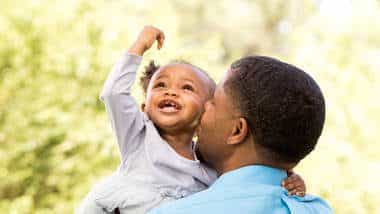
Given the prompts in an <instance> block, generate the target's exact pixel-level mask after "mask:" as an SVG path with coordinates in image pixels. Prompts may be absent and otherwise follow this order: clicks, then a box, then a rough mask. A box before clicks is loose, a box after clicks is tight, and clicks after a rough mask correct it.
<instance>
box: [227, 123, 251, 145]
mask: <svg viewBox="0 0 380 214" xmlns="http://www.w3.org/2000/svg"><path fill="white" fill-rule="evenodd" d="M248 134H249V126H248V123H247V120H246V119H245V118H242V117H240V118H239V119H238V120H236V122H235V124H234V125H233V127H232V132H231V135H230V137H228V139H227V144H230V145H233V144H239V143H243V142H244V140H245V139H246V137H248Z"/></svg>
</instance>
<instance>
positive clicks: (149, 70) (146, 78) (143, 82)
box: [140, 59, 216, 96]
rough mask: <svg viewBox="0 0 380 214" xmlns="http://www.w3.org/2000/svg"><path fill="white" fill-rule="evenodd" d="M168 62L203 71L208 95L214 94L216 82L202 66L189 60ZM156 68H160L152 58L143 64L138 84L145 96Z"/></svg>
mask: <svg viewBox="0 0 380 214" xmlns="http://www.w3.org/2000/svg"><path fill="white" fill-rule="evenodd" d="M169 64H185V65H189V66H191V67H193V68H195V69H196V70H198V71H200V72H201V73H203V74H204V75H205V76H206V78H207V79H208V81H209V82H210V91H209V96H212V95H213V94H214V91H215V87H216V83H215V81H214V80H213V79H212V78H211V77H210V76H209V75H208V73H207V72H206V71H204V70H203V69H202V68H200V67H198V66H195V65H193V64H191V63H190V62H187V61H185V60H181V59H176V60H172V61H170V63H169ZM158 69H160V65H158V64H156V63H155V62H154V61H153V60H151V61H150V62H149V64H148V65H147V66H145V71H144V72H143V73H142V76H141V77H140V86H141V88H142V90H143V92H144V95H145V96H146V93H147V91H148V86H149V82H150V80H151V79H152V76H153V75H154V74H155V73H156V71H158Z"/></svg>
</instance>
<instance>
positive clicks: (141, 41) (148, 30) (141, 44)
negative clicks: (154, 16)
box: [129, 26, 165, 56]
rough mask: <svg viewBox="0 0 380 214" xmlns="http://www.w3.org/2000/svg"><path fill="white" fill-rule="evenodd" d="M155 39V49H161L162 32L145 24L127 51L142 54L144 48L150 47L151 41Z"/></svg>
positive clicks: (162, 42) (163, 36) (163, 38)
mask: <svg viewBox="0 0 380 214" xmlns="http://www.w3.org/2000/svg"><path fill="white" fill-rule="evenodd" d="M156 40H157V49H161V47H162V45H163V44H164V40H165V35H164V33H163V32H162V31H161V30H160V29H158V28H155V27H153V26H145V27H144V29H143V30H142V31H141V32H140V34H139V36H138V38H137V40H136V41H135V43H134V44H133V45H132V47H131V48H130V49H129V53H131V54H135V55H139V56H142V55H143V54H144V52H145V51H146V50H148V49H149V48H150V47H152V45H153V43H154V42H155V41H156Z"/></svg>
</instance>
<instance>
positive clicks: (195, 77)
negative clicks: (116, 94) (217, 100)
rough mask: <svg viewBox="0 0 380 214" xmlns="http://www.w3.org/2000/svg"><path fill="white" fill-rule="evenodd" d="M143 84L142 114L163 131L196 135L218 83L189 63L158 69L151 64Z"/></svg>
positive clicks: (172, 64) (173, 63)
mask: <svg viewBox="0 0 380 214" xmlns="http://www.w3.org/2000/svg"><path fill="white" fill-rule="evenodd" d="M141 83H142V86H143V89H144V92H145V93H146V100H145V103H144V104H143V107H142V110H143V111H144V112H146V113H147V115H148V116H149V118H150V119H151V120H152V121H153V123H154V124H155V125H156V126H157V128H158V129H159V130H160V131H165V132H176V133H178V131H194V130H195V128H196V126H197V125H198V122H199V119H200V116H201V114H202V113H203V110H204V103H205V102H206V101H207V100H208V99H210V98H211V97H212V94H213V91H214V89H215V83H214V81H213V80H212V79H211V78H210V77H209V76H208V75H207V73H205V72H204V71H203V70H201V69H200V68H198V67H196V66H194V65H191V64H190V63H186V62H182V61H181V62H178V61H175V62H172V63H170V64H168V65H165V66H162V67H158V66H155V65H154V64H150V66H148V67H147V69H146V72H145V74H144V76H143V77H142V78H141Z"/></svg>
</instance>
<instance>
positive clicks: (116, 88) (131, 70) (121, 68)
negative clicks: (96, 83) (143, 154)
mask: <svg viewBox="0 0 380 214" xmlns="http://www.w3.org/2000/svg"><path fill="white" fill-rule="evenodd" d="M141 59H142V57H140V56H136V55H130V54H127V53H126V54H124V55H123V57H122V58H121V59H120V61H119V62H118V63H116V64H115V65H114V67H113V68H112V71H111V72H110V73H109V74H108V77H107V79H106V81H105V83H104V86H103V90H102V91H101V93H100V100H101V101H102V102H103V103H104V105H105V108H106V111H107V114H108V117H109V120H110V122H111V126H112V130H113V131H114V133H115V135H116V138H117V143H118V146H119V150H120V154H121V157H122V160H125V157H126V155H127V154H128V153H130V152H132V151H134V150H135V149H136V148H137V146H138V143H139V142H140V141H141V140H140V139H138V138H139V137H141V136H140V133H141V131H142V130H143V128H144V115H143V113H142V112H141V111H140V110H139V107H138V105H137V103H136V101H135V99H134V98H133V97H132V96H131V87H132V85H133V83H134V81H135V79H136V71H137V69H138V67H139V65H140V63H141Z"/></svg>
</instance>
